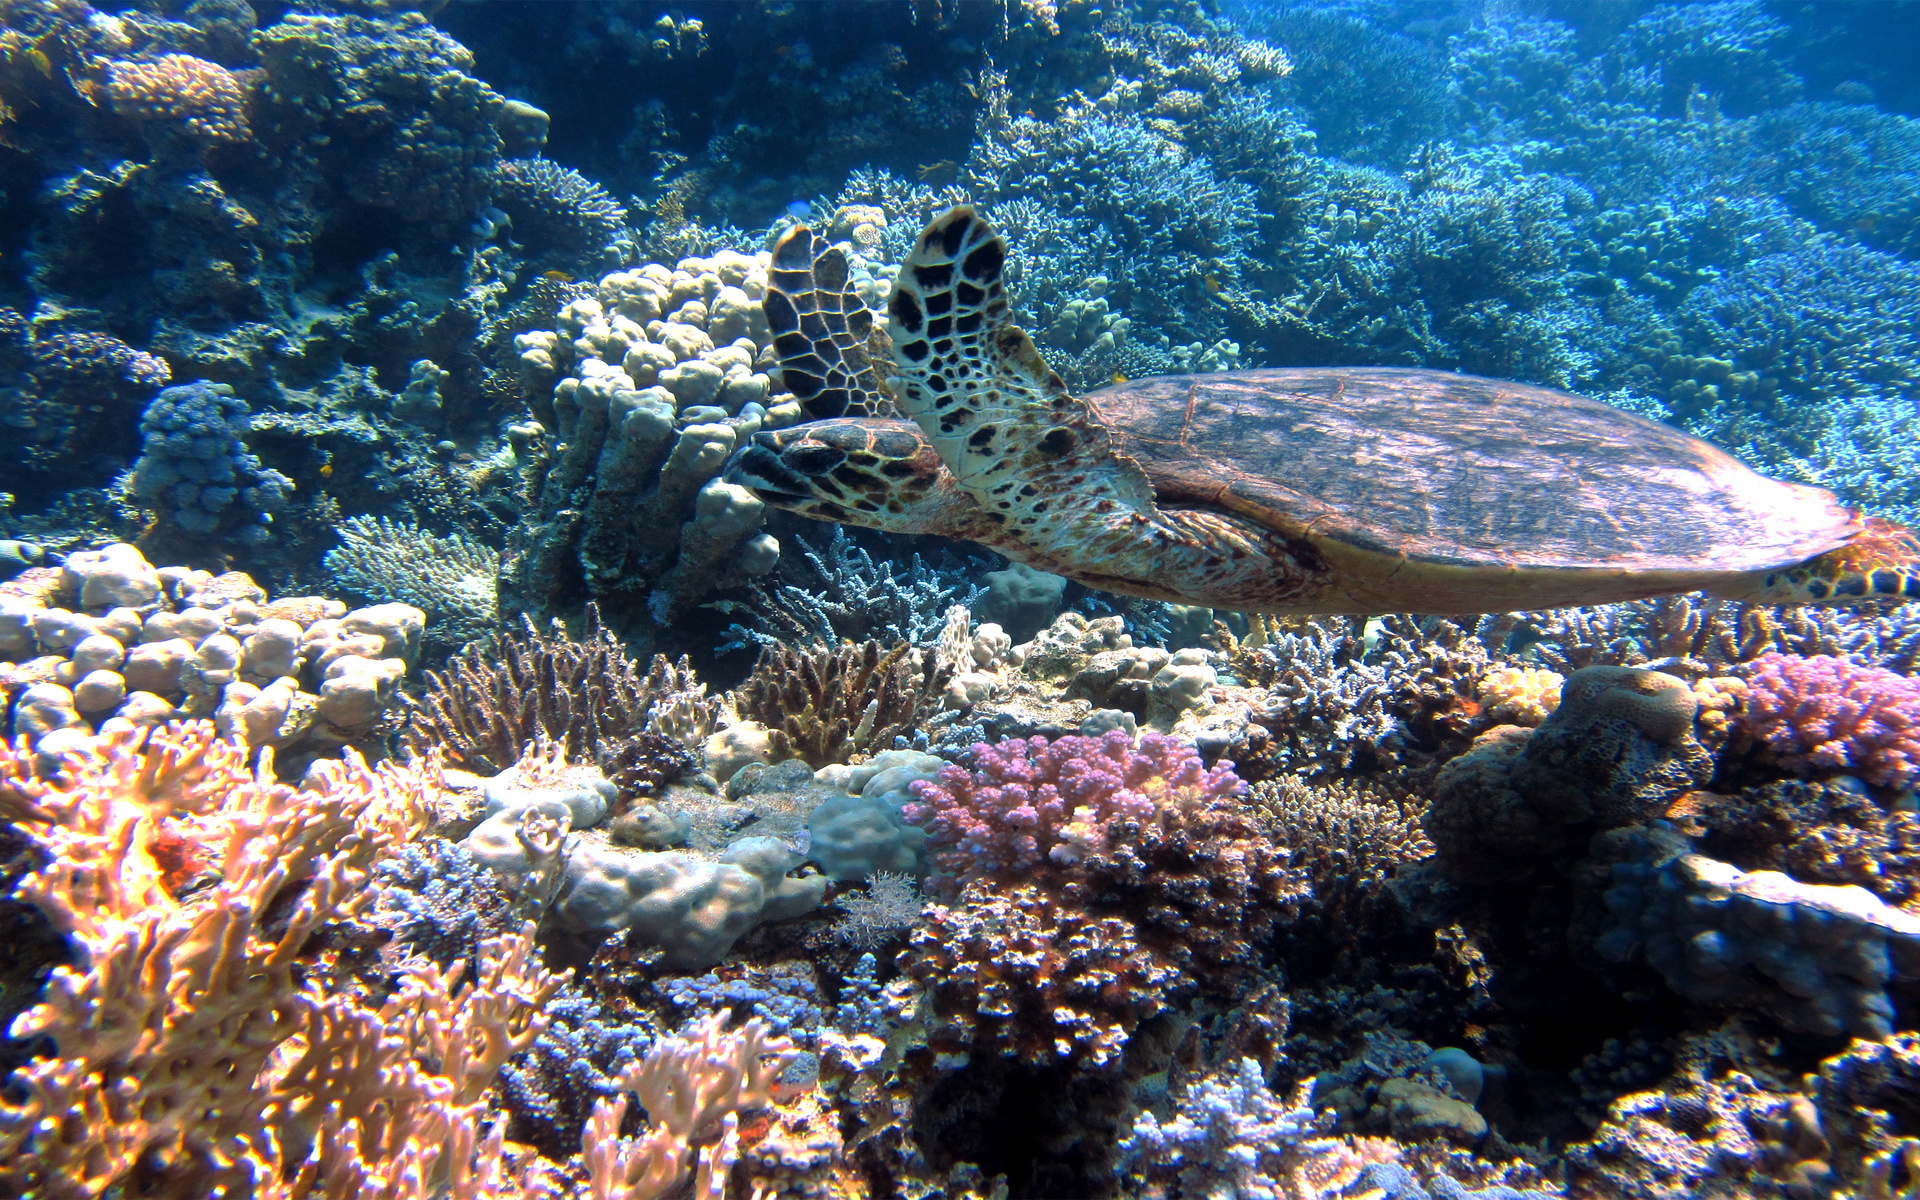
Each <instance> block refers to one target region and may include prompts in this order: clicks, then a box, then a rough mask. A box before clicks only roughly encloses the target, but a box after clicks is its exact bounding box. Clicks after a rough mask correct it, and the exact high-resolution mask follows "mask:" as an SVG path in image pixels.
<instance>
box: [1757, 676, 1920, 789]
mask: <svg viewBox="0 0 1920 1200" xmlns="http://www.w3.org/2000/svg"><path fill="white" fill-rule="evenodd" d="M1743 678H1745V680H1746V682H1747V689H1748V690H1747V697H1746V705H1745V707H1744V708H1743V709H1742V711H1741V714H1740V720H1739V725H1740V729H1741V730H1742V731H1743V732H1744V733H1746V734H1747V735H1748V736H1750V737H1753V738H1756V739H1758V740H1760V741H1762V742H1764V743H1765V744H1766V747H1767V750H1768V751H1769V752H1770V753H1771V754H1772V755H1773V756H1774V757H1775V758H1776V759H1777V760H1778V761H1779V762H1780V764H1781V765H1782V766H1784V767H1787V768H1789V769H1792V770H1797V771H1812V770H1825V771H1847V772H1851V773H1853V774H1856V775H1858V776H1859V777H1860V778H1861V779H1864V780H1866V782H1868V783H1870V784H1873V785H1875V786H1877V787H1890V788H1899V787H1906V786H1908V785H1910V784H1911V783H1913V781H1914V780H1915V779H1916V778H1920V684H1915V683H1914V682H1913V681H1912V680H1911V679H1909V678H1907V677H1906V676H1903V675H1896V674H1894V673H1893V672H1892V671H1887V670H1883V669H1881V668H1879V667H1862V666H1858V665H1856V664H1854V663H1852V662H1849V661H1847V660H1846V659H1844V658H1834V657H1832V656H1829V655H1814V656H1810V657H1800V656H1797V655H1786V654H1765V655H1762V656H1761V657H1759V658H1757V659H1755V660H1753V662H1752V663H1751V664H1749V665H1748V668H1747V670H1746V671H1745V672H1744V673H1743Z"/></svg>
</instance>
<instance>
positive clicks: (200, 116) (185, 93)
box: [107, 54, 253, 142]
mask: <svg viewBox="0 0 1920 1200" xmlns="http://www.w3.org/2000/svg"><path fill="white" fill-rule="evenodd" d="M107 95H108V97H109V98H110V99H111V100H112V101H113V111H115V112H117V113H120V114H121V115H122V116H128V117H135V118H138V119H140V120H142V121H155V122H163V123H166V124H170V125H177V126H179V127H180V128H182V129H184V130H185V131H186V132H187V133H190V134H192V135H193V136H194V137H196V138H198V139H200V140H201V141H205V142H244V141H248V140H249V139H251V138H252V137H253V132H252V130H251V129H249V128H248V126H247V93H246V89H245V88H243V87H241V86H240V81H239V80H238V79H236V78H234V74H233V72H232V71H229V70H227V69H226V68H225V67H223V66H221V65H220V64H219V63H213V62H208V61H207V60H206V59H204V58H195V57H193V55H191V54H167V55H162V56H161V57H159V58H157V59H154V60H153V61H152V62H130V61H125V60H122V61H118V62H114V63H112V64H110V65H109V66H108V67H107Z"/></svg>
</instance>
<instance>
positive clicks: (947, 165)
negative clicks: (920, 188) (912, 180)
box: [914, 158, 960, 187]
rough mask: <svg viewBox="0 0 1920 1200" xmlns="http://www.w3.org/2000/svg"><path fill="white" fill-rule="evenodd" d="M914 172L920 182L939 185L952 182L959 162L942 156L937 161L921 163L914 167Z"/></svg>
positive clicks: (956, 173) (957, 172)
mask: <svg viewBox="0 0 1920 1200" xmlns="http://www.w3.org/2000/svg"><path fill="white" fill-rule="evenodd" d="M914 173H915V174H916V175H918V176H919V177H920V182H921V183H930V184H933V185H934V186H935V187H939V186H940V185H942V184H948V183H952V182H953V181H954V180H955V179H956V178H958V176H959V174H960V164H958V163H956V162H954V161H953V160H952V159H950V158H943V159H941V160H940V161H939V162H930V163H922V164H921V165H920V166H919V167H917V168H915V171H914Z"/></svg>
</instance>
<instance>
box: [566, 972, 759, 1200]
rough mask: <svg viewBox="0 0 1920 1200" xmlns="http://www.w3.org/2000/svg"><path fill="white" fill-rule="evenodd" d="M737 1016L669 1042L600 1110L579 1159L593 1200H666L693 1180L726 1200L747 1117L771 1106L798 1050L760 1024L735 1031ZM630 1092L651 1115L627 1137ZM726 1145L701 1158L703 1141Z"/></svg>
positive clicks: (714, 1018) (700, 1191)
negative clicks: (698, 1140) (624, 1122)
mask: <svg viewBox="0 0 1920 1200" xmlns="http://www.w3.org/2000/svg"><path fill="white" fill-rule="evenodd" d="M732 1017H733V1014H732V1012H730V1011H728V1010H724V1009H723V1010H722V1011H720V1012H716V1013H712V1014H710V1015H709V1016H708V1017H707V1018H706V1019H705V1020H702V1021H700V1022H698V1023H696V1024H695V1025H694V1026H693V1027H692V1028H691V1029H690V1030H688V1031H687V1032H686V1033H683V1034H681V1035H680V1036H678V1037H670V1038H662V1039H661V1040H660V1041H659V1042H657V1043H655V1044H654V1046H653V1048H652V1049H651V1050H649V1051H647V1053H646V1055H645V1057H643V1058H641V1059H640V1061H639V1062H636V1063H634V1064H633V1065H632V1066H629V1067H628V1068H627V1069H626V1070H625V1071H624V1072H622V1073H621V1075H620V1078H619V1079H618V1081H616V1087H617V1088H618V1091H617V1092H616V1093H615V1095H614V1096H613V1097H612V1098H611V1099H605V1098H603V1099H601V1100H598V1101H596V1102H595V1103H594V1106H593V1115H592V1117H591V1118H590V1119H589V1120H588V1123H587V1130H586V1138H585V1145H584V1147H583V1150H582V1153H581V1157H582V1158H583V1159H584V1160H585V1162H586V1165H587V1172H588V1187H589V1193H588V1194H589V1195H591V1196H592V1197H593V1198H594V1200H658V1198H659V1197H662V1196H665V1195H668V1194H669V1193H671V1192H673V1191H675V1190H677V1189H678V1188H680V1187H681V1186H682V1185H683V1184H685V1183H686V1181H687V1179H688V1178H689V1177H694V1192H693V1194H694V1195H695V1196H696V1197H704V1196H715V1197H717V1196H719V1195H721V1194H722V1193H723V1192H724V1190H725V1186H726V1174H727V1171H728V1170H729V1169H730V1168H731V1167H732V1165H733V1162H734V1160H735V1158H737V1157H738V1155H739V1142H738V1138H737V1135H736V1132H735V1131H736V1126H737V1124H738V1121H739V1114H740V1113H742V1112H751V1111H754V1110H756V1109H761V1108H766V1107H768V1106H769V1105H771V1104H772V1103H773V1085H774V1083H775V1081H777V1080H778V1079H779V1078H780V1073H781V1072H782V1071H784V1070H786V1069H787V1067H788V1065H789V1064H791V1063H792V1062H793V1060H794V1058H795V1054H794V1052H793V1043H792V1042H790V1041H788V1040H787V1039H786V1038H783V1037H779V1038H776V1037H769V1036H767V1026H766V1022H764V1021H762V1020H761V1019H760V1018H758V1017H755V1018H754V1019H753V1020H751V1021H748V1022H747V1023H746V1024H745V1025H743V1026H741V1027H740V1028H739V1029H738V1030H734V1031H731V1032H728V1031H727V1022H728V1021H730V1020H731V1019H732ZM628 1092H632V1093H634V1094H635V1095H636V1096H638V1097H639V1099H640V1105H641V1107H642V1108H644V1109H646V1112H647V1121H648V1127H647V1129H646V1131H645V1132H644V1133H642V1134H640V1135H639V1136H638V1137H633V1138H622V1137H620V1136H619V1131H620V1121H621V1119H622V1118H623V1117H624V1116H625V1115H626V1111H627V1093H628ZM715 1129H718V1130H719V1132H720V1135H721V1136H720V1139H719V1140H718V1141H717V1142H714V1143H713V1144H712V1145H709V1146H707V1147H705V1148H703V1149H701V1150H699V1151H697V1152H696V1151H695V1150H694V1148H693V1146H692V1144H691V1143H692V1142H693V1140H694V1138H695V1137H696V1135H701V1134H710V1133H711V1132H712V1131H714V1130H715Z"/></svg>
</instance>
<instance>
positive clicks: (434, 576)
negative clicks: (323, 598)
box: [326, 516, 500, 640]
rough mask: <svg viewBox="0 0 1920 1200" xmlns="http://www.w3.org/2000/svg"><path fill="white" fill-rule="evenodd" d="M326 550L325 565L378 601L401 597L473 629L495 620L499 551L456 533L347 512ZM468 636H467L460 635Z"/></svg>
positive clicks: (458, 627)
mask: <svg viewBox="0 0 1920 1200" xmlns="http://www.w3.org/2000/svg"><path fill="white" fill-rule="evenodd" d="M336 532H338V533H339V535H340V544H339V545H338V546H335V547H334V548H333V549H331V550H329V551H327V557H326V565H327V570H329V571H331V572H332V573H333V577H334V578H335V579H336V580H338V581H339V582H340V583H341V584H342V585H344V586H345V587H347V588H350V589H352V590H353V591H357V592H360V593H361V594H362V595H365V596H367V597H368V598H369V599H372V600H375V601H384V600H399V601H403V602H405V603H407V604H411V605H414V606H415V607H416V608H420V609H424V610H425V611H426V612H427V614H428V615H429V616H432V617H438V618H440V619H441V620H444V621H447V622H448V623H449V624H451V625H453V626H454V627H455V629H456V631H457V632H456V636H458V635H459V634H467V635H471V634H472V633H476V632H478V631H479V630H480V629H481V628H483V627H484V626H486V625H488V624H490V623H491V622H492V621H493V618H494V615H495V612H496V610H497V609H498V603H497V601H496V600H495V597H494V577H495V576H497V575H498V574H499V573H500V554H499V552H498V551H496V550H494V549H492V548H491V547H489V546H483V545H481V544H480V543H478V542H476V541H474V540H472V539H471V538H468V537H466V536H465V535H464V534H460V533H457V532H456V533H454V534H453V535H452V536H449V537H436V536H434V535H433V534H430V533H428V532H426V531H425V530H423V529H420V528H418V527H416V526H413V525H409V524H407V523H406V522H403V521H394V520H390V519H389V518H387V517H384V516H382V517H370V516H358V517H348V518H347V519H346V520H344V521H342V522H340V524H339V526H338V527H337V529H336ZM462 640H464V639H462Z"/></svg>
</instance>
